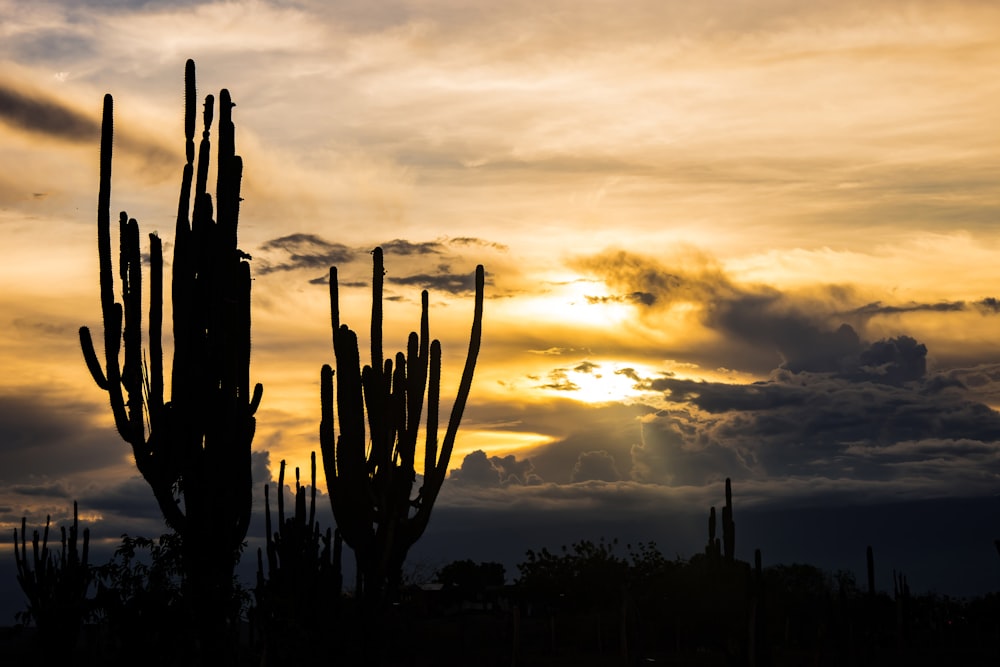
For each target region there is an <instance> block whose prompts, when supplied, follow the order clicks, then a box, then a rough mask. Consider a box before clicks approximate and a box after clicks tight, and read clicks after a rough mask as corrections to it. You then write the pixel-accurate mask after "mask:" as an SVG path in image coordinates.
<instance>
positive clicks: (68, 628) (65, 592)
mask: <svg viewBox="0 0 1000 667" xmlns="http://www.w3.org/2000/svg"><path fill="white" fill-rule="evenodd" d="M50 523H51V517H48V516H47V517H45V531H44V532H43V533H42V535H41V536H39V534H38V531H37V530H35V531H34V533H33V536H32V539H31V553H30V554H29V552H28V544H27V534H28V530H27V521H26V519H24V518H22V519H21V534H20V540H19V538H18V532H17V528H15V529H14V559H15V560H16V562H17V582H18V583H19V584H20V586H21V590H23V591H24V594H25V595H26V596H27V598H28V614H30V616H31V618H32V619H33V620H34V622H35V624H36V625H37V626H38V629H39V632H40V633H41V634H42V637H43V641H45V642H46V643H48V642H49V641H50V640H51V641H56V642H57V644H55V645H53V646H55V647H57V648H58V647H62V648H72V646H73V645H75V643H76V637H77V635H78V634H79V631H80V627H81V625H82V623H83V620H84V616H85V614H86V612H87V590H88V589H89V588H90V584H91V580H92V576H91V571H90V567H89V565H88V562H87V561H88V556H89V550H90V529H88V528H85V529H84V530H83V535H82V539H81V535H80V517H79V513H78V508H77V504H76V502H75V501H74V502H73V525H72V526H71V527H70V529H69V531H67V530H66V527H65V526H61V527H60V530H61V533H62V549H61V550H60V551H56V552H53V551H52V550H50V549H49V527H50ZM78 541H82V547H78Z"/></svg>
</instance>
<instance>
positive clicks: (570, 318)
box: [517, 275, 635, 328]
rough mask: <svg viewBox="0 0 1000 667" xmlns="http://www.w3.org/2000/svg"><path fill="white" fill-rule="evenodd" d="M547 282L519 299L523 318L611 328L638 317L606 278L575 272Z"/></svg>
mask: <svg viewBox="0 0 1000 667" xmlns="http://www.w3.org/2000/svg"><path fill="white" fill-rule="evenodd" d="M546 282H547V289H546V290H545V291H544V292H542V293H539V294H536V295H533V296H525V297H519V298H518V299H517V310H518V312H519V313H520V314H521V316H522V317H528V318H530V319H531V320H533V321H536V322H538V321H541V322H549V323H553V324H560V325H564V326H572V327H587V328H607V327H611V326H614V325H616V324H618V323H620V322H622V321H624V320H626V319H628V318H630V317H634V316H635V310H634V307H633V305H632V304H631V303H630V302H628V301H627V300H625V299H623V298H621V297H620V296H617V295H613V294H611V293H609V292H608V287H607V285H605V284H604V283H603V282H602V281H597V280H591V279H588V278H582V277H580V276H576V275H571V276H559V277H557V278H555V279H550V280H548V281H546Z"/></svg>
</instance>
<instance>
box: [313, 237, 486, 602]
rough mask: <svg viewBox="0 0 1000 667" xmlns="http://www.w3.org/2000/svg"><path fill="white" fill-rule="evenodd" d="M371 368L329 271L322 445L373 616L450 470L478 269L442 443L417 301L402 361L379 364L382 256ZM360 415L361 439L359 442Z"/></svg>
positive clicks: (360, 589)
mask: <svg viewBox="0 0 1000 667" xmlns="http://www.w3.org/2000/svg"><path fill="white" fill-rule="evenodd" d="M372 254H373V257H374V260H373V265H374V268H373V274H372V315H371V365H366V366H365V367H364V368H363V369H361V368H360V353H359V351H358V336H357V334H356V333H355V332H354V331H352V330H351V329H350V328H348V327H347V325H341V323H340V306H339V295H338V287H337V269H336V267H332V268H331V269H330V313H331V323H332V328H333V349H334V355H335V358H336V365H337V372H336V380H337V383H336V385H337V386H336V405H337V410H338V411H339V414H338V417H339V423H340V433H339V434H336V433H335V429H334V371H333V369H332V368H331V367H330V366H329V365H324V366H323V369H322V372H321V404H322V418H321V422H320V443H321V446H322V452H323V467H324V469H325V471H326V481H327V488H328V490H329V494H330V502H331V505H332V507H333V514H334V518H335V519H336V522H337V526H338V528H339V529H340V532H341V534H342V535H343V538H344V541H345V542H346V543H347V544H348V545H349V546H350V547H351V549H352V550H353V551H354V554H355V557H356V560H357V584H356V593H357V595H358V596H359V598H361V599H362V600H363V601H364V603H365V605H366V607H367V608H369V609H376V608H379V607H380V606H381V605H383V604H384V603H385V602H387V601H388V600H389V599H391V598H392V596H393V595H395V592H396V591H397V590H398V586H399V584H400V580H401V576H402V566H403V561H404V559H405V558H406V554H407V552H408V551H409V549H410V547H411V546H412V545H413V544H414V543H415V542H416V541H417V539H419V538H420V536H421V535H422V534H423V532H424V530H425V529H426V527H427V523H428V521H429V519H430V514H431V509H432V507H433V505H434V501H435V500H436V498H437V496H438V493H439V492H440V490H441V485H442V483H443V482H444V479H445V475H446V474H447V471H448V462H449V460H450V457H451V452H452V449H453V447H454V444H455V436H456V434H457V431H458V426H459V422H460V421H461V418H462V412H463V410H464V409H465V404H466V401H467V399H468V396H469V389H470V387H471V385H472V375H473V372H474V370H475V365H476V359H477V357H478V354H479V346H480V340H481V337H482V315H483V290H484V282H485V278H484V271H483V267H482V266H481V265H480V266H478V267H477V268H476V297H475V310H474V315H473V322H472V333H471V337H470V342H469V351H468V355H467V357H466V361H465V369H464V371H463V373H462V378H461V381H460V383H459V388H458V395H457V398H456V399H455V402H454V404H453V406H452V411H451V417H450V419H449V421H448V428H447V431H446V432H445V436H444V440H443V441H442V442H441V443H440V445H439V443H438V410H439V408H438V402H439V398H440V389H441V345H440V343H439V342H438V341H437V340H435V341H433V342H430V335H429V325H428V305H427V304H428V298H427V291H426V290H425V291H424V292H423V294H422V296H421V317H420V333H419V335H418V334H417V333H416V332H411V333H410V335H409V339H408V343H407V351H406V353H405V354H404V353H402V352H399V353H397V354H396V356H395V359H394V360H393V359H392V358H390V359H383V357H382V290H383V280H384V273H385V270H384V267H383V259H382V250H381V248H376V249H375V250H374V252H373V253H372ZM425 392H426V398H427V421H426V431H425V436H426V440H425V444H424V461H423V484H422V486H421V487H420V488H419V490H418V491H417V494H416V496H415V497H411V495H412V491H413V486H414V484H415V482H416V470H415V461H416V452H417V441H418V431H419V429H420V421H421V415H422V412H423V404H424V397H425ZM366 416H367V422H368V436H367V437H366V434H365V419H366Z"/></svg>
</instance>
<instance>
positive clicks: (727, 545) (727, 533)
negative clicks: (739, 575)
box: [722, 477, 736, 563]
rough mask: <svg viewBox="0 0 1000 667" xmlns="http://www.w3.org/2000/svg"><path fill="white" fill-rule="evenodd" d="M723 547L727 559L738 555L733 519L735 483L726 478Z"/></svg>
mask: <svg viewBox="0 0 1000 667" xmlns="http://www.w3.org/2000/svg"><path fill="white" fill-rule="evenodd" d="M722 547H723V552H724V554H725V556H726V561H727V562H730V563H732V562H733V559H734V558H735V556H736V522H735V521H733V485H732V482H730V480H729V478H728V477H727V478H726V506H725V507H723V508H722Z"/></svg>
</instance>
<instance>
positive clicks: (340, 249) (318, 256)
mask: <svg viewBox="0 0 1000 667" xmlns="http://www.w3.org/2000/svg"><path fill="white" fill-rule="evenodd" d="M260 250H261V251H262V252H263V253H265V254H267V253H271V252H274V251H277V252H278V253H280V254H282V255H284V258H283V259H282V260H279V261H276V262H271V261H268V260H267V258H266V257H265V258H264V259H263V260H262V261H261V262H260V263H259V265H258V266H257V267H255V271H256V272H257V273H259V274H268V273H275V272H277V271H294V270H297V269H327V270H328V269H329V268H330V267H331V266H336V265H338V264H346V263H348V262H350V261H352V260H353V259H354V257H355V256H356V255H357V254H358V253H357V251H355V250H353V249H352V248H349V247H347V246H345V245H343V244H341V243H331V242H330V241H327V240H326V239H323V238H322V237H319V236H316V235H315V234H306V233H295V234H289V235H287V236H281V237H279V238H276V239H271V240H270V241H267V242H266V243H264V245H262V246H261V247H260ZM320 280H322V281H323V282H324V283H326V282H329V275H325V276H324V277H323V278H322V279H318V278H317V279H313V280H310V281H309V282H311V283H316V282H318V281H320Z"/></svg>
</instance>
